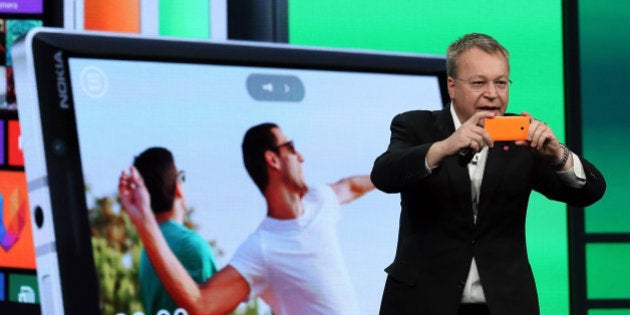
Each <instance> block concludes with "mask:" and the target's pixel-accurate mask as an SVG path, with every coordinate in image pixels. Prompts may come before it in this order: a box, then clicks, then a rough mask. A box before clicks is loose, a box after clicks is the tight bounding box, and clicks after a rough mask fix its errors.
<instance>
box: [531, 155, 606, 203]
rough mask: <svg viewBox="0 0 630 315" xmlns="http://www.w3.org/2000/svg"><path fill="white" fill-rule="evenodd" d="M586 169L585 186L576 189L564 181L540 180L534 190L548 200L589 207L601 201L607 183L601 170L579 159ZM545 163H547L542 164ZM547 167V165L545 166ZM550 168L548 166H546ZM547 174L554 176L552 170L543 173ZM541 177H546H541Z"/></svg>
mask: <svg viewBox="0 0 630 315" xmlns="http://www.w3.org/2000/svg"><path fill="white" fill-rule="evenodd" d="M579 159H580V162H581V163H582V166H583V168H584V174H585V176H586V182H585V184H584V185H583V186H581V187H578V188H575V187H571V186H570V185H568V184H566V183H565V182H564V181H562V180H559V179H558V180H540V181H538V183H537V184H536V186H535V187H534V190H536V191H538V192H540V193H542V194H543V195H545V196H546V197H547V198H549V199H552V200H557V201H562V202H566V203H567V204H569V205H570V206H575V207H587V206H590V205H592V204H593V203H595V202H597V201H598V200H600V199H601V198H602V197H603V196H604V193H605V192H606V181H605V180H604V176H603V175H602V174H601V173H600V172H599V170H598V169H597V168H596V167H595V166H594V165H593V164H591V163H590V162H588V161H587V160H586V159H584V158H582V157H579ZM540 163H541V164H542V163H545V162H540ZM545 166H546V165H545ZM546 167H548V166H546ZM543 172H544V173H545V174H554V175H555V173H554V172H553V171H551V170H545V171H543ZM556 176H557V175H556ZM540 177H544V175H541V176H540Z"/></svg>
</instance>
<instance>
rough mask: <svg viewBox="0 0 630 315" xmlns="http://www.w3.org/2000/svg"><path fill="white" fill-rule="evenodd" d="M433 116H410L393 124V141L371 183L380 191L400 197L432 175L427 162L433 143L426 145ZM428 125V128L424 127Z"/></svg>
mask: <svg viewBox="0 0 630 315" xmlns="http://www.w3.org/2000/svg"><path fill="white" fill-rule="evenodd" d="M427 114H428V115H430V113H429V112H420V111H417V112H407V113H403V114H399V115H397V116H396V117H394V119H393V120H392V123H391V126H390V130H391V137H390V142H389V146H388V147H387V150H386V151H385V152H384V153H383V154H381V155H380V156H379V157H377V158H376V160H375V161H374V166H373V167H372V172H371V174H370V179H371V180H372V182H373V183H374V186H376V188H377V189H379V190H381V191H384V192H386V193H399V192H401V191H402V190H404V189H405V187H407V186H408V185H411V184H414V183H416V182H418V181H419V180H422V179H423V178H425V177H426V176H428V175H429V174H430V173H431V172H430V171H429V170H427V169H426V167H425V158H426V155H427V151H428V150H429V147H430V146H431V145H432V144H433V142H432V141H426V136H425V139H424V140H425V141H423V135H425V131H424V130H423V129H425V128H426V125H427V124H429V125H430V124H431V123H430V119H428V117H425V116H428V115H427ZM423 125H424V127H423Z"/></svg>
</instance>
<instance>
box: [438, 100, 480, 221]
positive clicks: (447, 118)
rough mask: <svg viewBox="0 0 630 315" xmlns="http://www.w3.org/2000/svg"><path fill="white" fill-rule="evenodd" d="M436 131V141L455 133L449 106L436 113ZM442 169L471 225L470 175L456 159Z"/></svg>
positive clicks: (447, 162)
mask: <svg viewBox="0 0 630 315" xmlns="http://www.w3.org/2000/svg"><path fill="white" fill-rule="evenodd" d="M436 130H438V133H439V135H438V139H440V140H441V139H445V138H447V137H449V136H450V135H451V134H453V132H455V125H454V124H453V117H452V116H451V112H450V108H449V106H446V107H445V108H444V109H443V110H442V111H440V112H438V116H437V118H436ZM442 168H443V169H444V170H445V171H446V173H447V174H448V178H449V182H450V184H451V187H452V191H453V192H454V194H455V198H456V199H457V203H458V204H459V208H460V209H461V211H463V215H464V216H465V217H466V218H467V220H468V221H469V222H470V223H471V224H473V213H472V195H471V194H472V193H471V188H470V175H469V174H468V167H466V165H460V164H459V162H458V160H457V157H450V158H447V159H445V160H444V161H443V162H442Z"/></svg>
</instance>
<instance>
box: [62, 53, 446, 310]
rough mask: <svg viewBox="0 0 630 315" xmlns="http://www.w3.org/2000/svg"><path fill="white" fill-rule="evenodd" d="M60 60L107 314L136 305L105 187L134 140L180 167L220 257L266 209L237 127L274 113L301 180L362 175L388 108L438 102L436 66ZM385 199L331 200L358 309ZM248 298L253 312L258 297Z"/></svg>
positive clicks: (363, 303) (386, 244)
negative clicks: (367, 68)
mask: <svg viewBox="0 0 630 315" xmlns="http://www.w3.org/2000/svg"><path fill="white" fill-rule="evenodd" d="M69 69H70V76H71V82H72V84H71V85H72V95H73V101H74V110H75V116H76V123H77V134H78V139H79V150H80V156H81V163H82V171H83V177H84V180H85V187H86V194H87V195H86V196H87V198H86V200H87V203H88V205H87V208H88V212H89V214H88V216H89V218H90V222H91V224H92V226H91V231H92V244H93V248H94V260H95V262H96V271H97V273H98V279H99V282H100V283H99V287H100V290H101V293H100V294H99V296H100V298H101V301H100V303H102V305H103V307H104V313H109V314H111V313H118V312H120V313H125V314H132V313H133V312H137V311H142V310H141V304H140V298H141V297H140V293H139V290H138V277H137V267H138V261H137V259H138V253H139V249H140V246H141V244H140V241H139V240H138V238H137V237H136V236H135V230H134V228H133V226H131V225H130V224H129V222H128V221H125V220H126V219H125V216H126V215H125V214H124V213H122V210H121V206H120V204H119V202H118V199H117V185H118V178H119V175H120V172H121V170H123V169H128V168H129V166H130V165H131V164H132V162H133V158H134V157H135V156H136V155H138V154H139V153H141V152H142V151H144V150H145V149H147V148H149V147H154V146H159V147H164V148H167V149H169V150H170V151H171V152H172V153H173V154H174V156H175V163H176V165H177V167H178V168H180V169H182V170H185V171H186V182H185V198H186V200H187V204H188V207H189V208H191V209H194V210H193V212H192V215H191V223H193V225H195V226H197V228H198V229H197V231H198V232H199V233H200V234H201V235H202V237H204V238H205V239H206V240H207V241H208V242H210V243H211V244H213V247H214V251H215V255H216V257H217V260H218V264H219V266H220V267H222V266H225V265H226V264H227V263H228V262H229V259H230V258H231V256H232V255H233V254H234V252H235V250H236V249H237V247H238V246H239V245H240V244H241V243H242V242H243V241H245V240H246V238H247V237H248V236H249V235H250V234H251V233H252V232H253V231H254V230H255V229H256V227H257V226H258V225H259V224H260V222H261V220H262V219H263V218H264V216H265V215H266V211H267V209H266V203H265V199H264V198H263V196H262V194H261V193H260V192H259V190H258V188H257V187H256V186H255V185H254V183H253V181H252V180H251V179H250V177H249V176H248V174H247V172H246V170H245V167H244V165H243V162H242V154H241V142H242V139H243V136H244V133H245V131H246V130H247V129H248V128H249V127H251V126H254V125H257V124H260V123H263V122H274V123H277V124H278V125H279V126H280V127H281V128H282V130H283V131H284V132H285V134H286V135H287V136H288V137H289V138H290V139H291V140H293V141H294V143H295V147H296V149H297V150H298V151H299V152H300V153H301V154H302V156H303V157H304V162H303V164H302V167H303V172H304V176H305V178H306V181H307V183H308V184H309V185H318V184H331V183H334V182H336V181H338V180H340V179H342V178H344V177H348V176H352V175H361V174H369V172H370V170H371V167H372V163H373V161H374V159H375V158H376V156H378V155H379V154H380V153H382V152H383V151H384V150H385V148H386V147H387V144H388V143H389V135H388V133H387V128H388V126H389V123H390V121H391V119H392V118H393V116H394V115H396V114H397V113H400V112H403V111H407V110H411V109H420V108H422V109H432V110H436V109H440V108H442V106H443V99H442V94H441V91H440V82H438V81H439V80H438V77H437V76H423V75H409V74H387V73H371V72H346V71H328V70H303V69H280V68H269V67H264V68H263V67H260V68H258V67H251V66H247V67H246V66H228V65H208V64H206V65H199V64H185V63H165V62H152V61H137V60H136V61H123V60H107V59H91V58H70V59H69ZM398 203H399V197H398V195H387V194H385V193H382V192H380V191H377V190H373V191H371V192H369V193H368V194H366V195H364V196H363V197H361V198H359V199H357V200H355V201H354V202H352V203H349V204H346V205H342V206H341V213H342V218H341V220H340V223H339V225H338V227H337V230H338V237H339V242H340V243H341V248H342V254H343V258H344V260H345V264H346V268H347V270H348V272H349V274H350V277H351V280H352V284H353V286H354V290H355V292H356V296H357V300H358V302H359V305H360V308H361V314H376V313H378V306H379V304H380V297H381V293H382V289H383V283H384V281H385V273H384V272H383V268H384V266H386V265H387V264H388V263H389V260H390V259H391V257H393V254H394V251H395V244H396V236H397V231H398V222H397V220H398V215H397V213H392V212H391V211H392V210H393V209H396V208H397V206H398ZM122 222H127V223H126V224H125V223H122ZM114 232H116V234H115V235H117V237H112V233H114ZM123 244H124V246H123ZM97 245H98V246H97ZM104 247H105V248H106V249H104ZM112 268H113V269H115V270H117V271H116V272H111V270H112ZM335 276H336V275H335V274H331V275H330V277H335ZM127 286H129V287H131V288H132V289H129V290H125V293H124V294H121V293H120V288H121V287H127ZM348 298H350V297H348ZM248 306H249V307H250V308H251V307H256V308H258V310H259V312H262V314H265V313H266V311H265V310H266V307H267V306H266V305H265V303H263V302H260V301H258V302H257V303H256V304H255V306H252V305H251V304H249V305H248ZM242 307H243V308H246V306H242ZM237 312H238V311H237Z"/></svg>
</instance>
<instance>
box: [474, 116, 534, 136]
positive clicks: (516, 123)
mask: <svg viewBox="0 0 630 315" xmlns="http://www.w3.org/2000/svg"><path fill="white" fill-rule="evenodd" d="M484 128H485V129H486V131H487V132H488V134H489V135H490V137H491V138H492V140H494V141H517V140H527V132H528V131H529V117H527V116H496V117H492V118H486V119H485V120H484Z"/></svg>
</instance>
